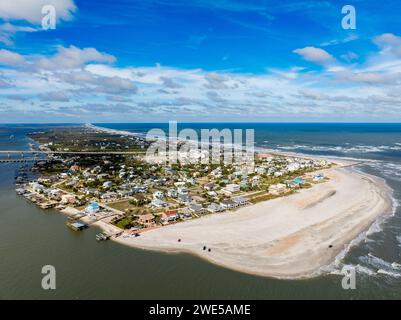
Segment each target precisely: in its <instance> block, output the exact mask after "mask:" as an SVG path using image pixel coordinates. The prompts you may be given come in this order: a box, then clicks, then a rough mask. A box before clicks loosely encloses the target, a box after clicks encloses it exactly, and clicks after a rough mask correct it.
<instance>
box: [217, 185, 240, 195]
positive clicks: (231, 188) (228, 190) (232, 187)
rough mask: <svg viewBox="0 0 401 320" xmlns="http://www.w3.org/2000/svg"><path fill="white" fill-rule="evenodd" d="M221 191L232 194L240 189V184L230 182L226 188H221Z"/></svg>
mask: <svg viewBox="0 0 401 320" xmlns="http://www.w3.org/2000/svg"><path fill="white" fill-rule="evenodd" d="M221 191H222V192H223V193H225V194H227V195H231V194H232V193H234V192H239V191H240V186H239V185H238V184H234V183H232V184H228V185H226V187H225V188H223V189H221Z"/></svg>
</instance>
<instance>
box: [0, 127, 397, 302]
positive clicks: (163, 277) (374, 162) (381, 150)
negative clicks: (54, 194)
mask: <svg viewBox="0 0 401 320" xmlns="http://www.w3.org/2000/svg"><path fill="white" fill-rule="evenodd" d="M101 126H104V127H108V128H113V129H119V130H127V131H133V132H142V133H143V132H146V131H148V130H149V129H151V128H164V129H166V128H167V126H166V125H165V124H102V125H101ZM214 127H215V128H220V129H221V128H226V127H227V128H239V129H245V128H254V129H255V142H256V145H257V146H259V147H266V148H272V149H277V150H286V151H298V152H303V153H310V154H321V155H331V156H339V157H348V158H356V159H363V160H364V164H363V165H361V166H359V168H360V170H363V171H366V172H369V173H372V174H375V175H378V176H381V177H383V178H384V179H386V181H387V183H388V185H389V186H390V187H391V188H392V189H393V190H394V199H395V201H398V200H401V124H358V125H356V124H341V125H340V124H232V123H231V124H217V123H216V124H180V125H179V128H194V129H196V130H199V129H200V128H214ZM40 130H42V129H41V128H40V126H39V125H36V126H33V125H29V126H28V125H25V126H21V125H19V126H16V125H7V126H0V149H1V150H9V149H18V150H24V149H28V143H29V142H31V141H29V140H28V139H27V138H26V137H25V135H26V134H27V133H29V132H33V131H40ZM18 168H19V165H18V164H0V299H13V298H14V299H43V298H48V299H153V298H155V299H156V298H160V299H179V298H181V299H213V298H220V299H247V298H249V299H251V298H253V299H274V298H294V299H305V298H313V299H325V298H334V299H368V298H378V299H382V298H395V299H401V269H400V268H399V267H398V265H397V264H396V263H398V264H401V211H400V209H399V208H398V207H397V209H396V210H395V212H394V215H392V216H390V217H388V218H387V219H386V220H385V221H381V222H380V223H377V224H376V225H375V226H373V227H372V228H371V229H370V231H369V232H368V235H367V236H366V237H365V238H363V239H362V241H361V242H360V243H359V244H357V245H355V246H353V247H352V248H351V249H350V250H349V251H348V253H347V254H346V255H345V257H344V258H343V259H341V260H339V261H338V265H337V266H333V267H332V268H331V269H330V271H332V272H334V273H335V271H336V270H337V271H338V270H341V268H342V266H343V265H352V266H355V267H356V268H357V289H356V290H348V291H346V290H343V289H342V288H341V277H340V276H339V275H336V274H326V275H322V276H319V277H317V278H314V279H308V280H297V281H287V280H275V279H268V278H262V277H255V276H251V275H246V274H242V273H238V272H234V271H231V270H226V269H224V268H221V267H217V266H214V265H211V264H209V263H207V262H205V261H203V260H200V259H198V258H196V257H192V256H190V255H186V254H164V253H156V252H148V251H143V250H138V249H132V248H127V247H124V246H121V245H118V244H115V243H113V242H111V241H109V242H102V243H98V242H96V240H95V234H96V233H97V231H98V230H96V229H95V228H90V229H88V230H85V231H84V232H80V233H76V232H73V231H71V230H69V229H68V228H67V227H66V225H65V221H66V217H65V216H63V215H61V214H59V213H58V212H57V211H44V210H41V209H40V208H38V207H36V206H35V205H33V204H31V203H29V202H28V201H26V200H25V199H24V198H23V197H20V196H18V195H16V193H15V191H14V188H15V187H14V175H15V171H16V170H18ZM46 264H50V265H54V266H55V267H56V270H57V289H56V290H54V291H45V290H43V289H42V288H41V284H40V283H41V277H42V275H41V273H40V272H41V268H42V266H43V265H46ZM378 270H383V271H385V272H386V274H381V273H377V271H378Z"/></svg>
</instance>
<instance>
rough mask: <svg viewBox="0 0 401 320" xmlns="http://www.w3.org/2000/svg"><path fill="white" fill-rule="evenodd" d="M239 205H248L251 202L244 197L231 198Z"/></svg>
mask: <svg viewBox="0 0 401 320" xmlns="http://www.w3.org/2000/svg"><path fill="white" fill-rule="evenodd" d="M231 200H232V201H233V202H234V203H235V204H236V205H237V206H238V207H239V206H246V205H248V204H249V200H248V199H247V198H244V197H235V198H232V199H231Z"/></svg>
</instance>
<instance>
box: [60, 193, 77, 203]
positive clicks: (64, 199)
mask: <svg viewBox="0 0 401 320" xmlns="http://www.w3.org/2000/svg"><path fill="white" fill-rule="evenodd" d="M76 202H77V199H76V198H75V196H74V195H73V194H64V195H62V196H61V204H75V203H76Z"/></svg>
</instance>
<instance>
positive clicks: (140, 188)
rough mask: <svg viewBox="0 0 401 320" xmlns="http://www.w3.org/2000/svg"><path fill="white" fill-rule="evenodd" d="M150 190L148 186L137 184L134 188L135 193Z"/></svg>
mask: <svg viewBox="0 0 401 320" xmlns="http://www.w3.org/2000/svg"><path fill="white" fill-rule="evenodd" d="M146 191H148V187H146V186H135V187H133V188H132V192H133V193H145V192H146Z"/></svg>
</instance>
